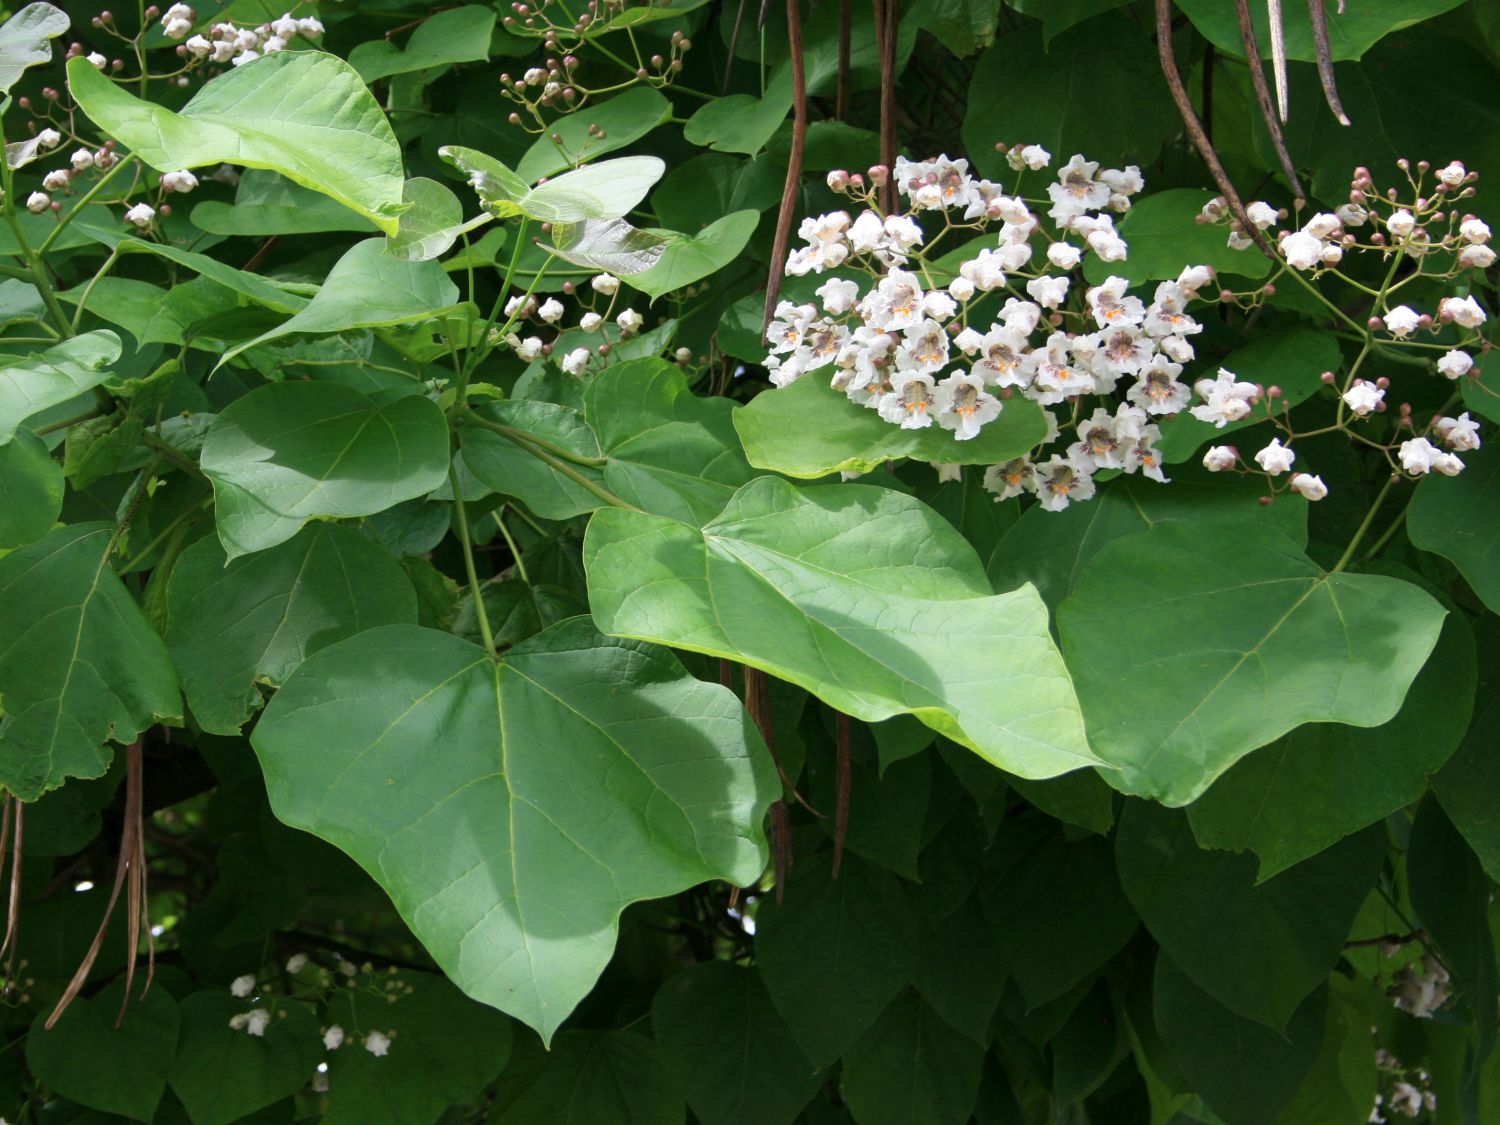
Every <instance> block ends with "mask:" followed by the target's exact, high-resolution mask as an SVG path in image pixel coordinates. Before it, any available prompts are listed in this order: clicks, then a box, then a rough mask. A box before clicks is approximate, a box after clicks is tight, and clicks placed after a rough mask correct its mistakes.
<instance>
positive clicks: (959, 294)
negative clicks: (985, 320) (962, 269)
mask: <svg viewBox="0 0 1500 1125" xmlns="http://www.w3.org/2000/svg"><path fill="white" fill-rule="evenodd" d="M974 293H975V289H974V283H973V282H972V281H970V280H969V279H968V278H967V277H955V278H954V279H953V280H952V281H950V282H949V283H948V296H950V297H952V298H953V299H954V300H955V301H959V302H964V301H967V300H968V299H969V298H970V297H972V296H974Z"/></svg>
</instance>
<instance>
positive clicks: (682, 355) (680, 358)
mask: <svg viewBox="0 0 1500 1125" xmlns="http://www.w3.org/2000/svg"><path fill="white" fill-rule="evenodd" d="M672 358H673V359H675V360H676V361H677V362H678V363H688V362H690V361H691V360H692V358H693V349H692V348H678V349H677V350H676V351H675V352H673V353H672Z"/></svg>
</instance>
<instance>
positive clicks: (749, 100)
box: [682, 73, 792, 156]
mask: <svg viewBox="0 0 1500 1125" xmlns="http://www.w3.org/2000/svg"><path fill="white" fill-rule="evenodd" d="M791 108H792V82H791V75H790V74H789V73H788V74H783V75H781V76H779V77H778V78H777V79H775V80H773V81H772V82H771V84H770V87H769V88H768V89H767V90H766V93H765V96H764V97H760V98H756V97H752V96H751V95H750V94H727V95H725V96H722V97H717V98H714V99H712V100H711V101H707V102H704V103H703V105H702V106H700V107H699V108H698V110H697V111H696V112H695V113H694V114H693V116H692V117H690V118H688V121H687V124H686V125H684V126H683V127H682V135H683V138H684V139H685V140H687V141H688V142H690V143H692V144H695V145H697V146H698V147H699V148H707V149H711V150H712V151H714V152H740V153H744V154H745V155H746V156H754V155H755V154H756V153H757V152H759V151H760V150H761V149H763V148H765V147H766V145H767V144H768V143H769V142H770V140H771V137H772V136H773V135H774V134H775V132H776V130H777V129H779V128H780V127H781V125H782V123H783V122H784V121H786V118H787V114H788V113H789V112H791Z"/></svg>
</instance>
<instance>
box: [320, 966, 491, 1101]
mask: <svg viewBox="0 0 1500 1125" xmlns="http://www.w3.org/2000/svg"><path fill="white" fill-rule="evenodd" d="M376 983H378V985H379V986H381V987H383V988H385V989H387V990H388V994H389V995H390V996H391V997H393V999H392V1000H377V1001H376V1004H375V1005H374V1006H373V1007H372V1005H371V1003H370V997H368V996H364V995H360V994H358V993H356V992H352V991H349V990H342V991H340V992H339V993H338V995H336V996H335V997H333V999H332V1001H331V1002H330V1003H329V1005H328V1008H327V1016H326V1018H327V1020H328V1022H329V1023H336V1024H338V1025H339V1026H340V1027H342V1028H343V1029H344V1034H345V1036H346V1041H345V1045H344V1047H343V1048H342V1049H340V1050H338V1051H334V1052H333V1053H332V1054H330V1055H329V1058H328V1089H329V1093H328V1112H327V1113H326V1114H324V1115H323V1117H322V1118H321V1120H322V1121H323V1122H325V1123H326V1125H369V1123H371V1122H375V1121H379V1122H380V1123H381V1125H431V1123H432V1122H434V1121H436V1120H438V1118H439V1117H440V1116H442V1114H443V1112H444V1111H445V1110H446V1109H448V1107H449V1106H452V1105H467V1104H468V1103H470V1102H472V1101H473V1100H474V1099H475V1098H477V1097H479V1095H480V1093H481V1092H482V1091H483V1090H484V1088H485V1087H486V1086H488V1085H489V1084H490V1083H491V1082H493V1081H494V1080H495V1078H496V1077H497V1076H498V1075H499V1073H500V1071H501V1069H502V1068H503V1067H504V1066H505V1063H506V1060H507V1059H508V1058H509V1057H510V1045H511V1024H510V1021H509V1020H507V1019H506V1018H505V1017H504V1016H502V1015H501V1014H500V1013H499V1012H496V1011H495V1010H493V1009H492V1008H487V1007H485V1006H484V1005H483V1004H476V1003H475V1002H474V1001H472V1000H470V999H469V998H468V997H467V996H465V995H464V994H463V993H461V992H460V991H459V990H458V989H456V988H454V987H453V985H451V984H449V983H448V982H447V981H446V980H444V979H443V978H442V977H440V976H438V975H436V974H434V973H418V972H412V971H409V970H403V971H401V972H399V973H393V974H390V975H389V976H385V975H382V976H381V977H380V978H378V979H377V982H376ZM358 1031H364V1032H366V1033H368V1032H370V1031H379V1032H381V1034H383V1035H386V1036H387V1037H388V1038H389V1039H390V1041H391V1045H390V1048H389V1051H388V1052H387V1054H386V1055H385V1057H383V1058H377V1057H376V1056H375V1055H372V1054H371V1053H370V1052H369V1051H367V1050H364V1049H363V1045H362V1044H360V1043H359V1042H358V1041H357V1040H358V1034H357V1032H358ZM392 1032H396V1033H397V1034H394V1035H392V1034H391V1033H392Z"/></svg>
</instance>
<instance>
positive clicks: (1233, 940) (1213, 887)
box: [1115, 801, 1385, 1032]
mask: <svg viewBox="0 0 1500 1125" xmlns="http://www.w3.org/2000/svg"><path fill="white" fill-rule="evenodd" d="M1115 858H1116V861H1117V862H1118V864H1119V867H1120V882H1121V884H1122V885H1123V886H1124V888H1125V894H1126V895H1127V896H1128V897H1129V898H1130V901H1131V904H1132V905H1133V906H1134V907H1135V909H1136V912H1137V913H1138V914H1139V915H1140V917H1141V921H1143V922H1144V923H1145V924H1146V928H1147V929H1148V930H1150V931H1151V936H1152V937H1154V938H1156V940H1157V941H1158V942H1159V943H1160V944H1161V947H1162V950H1163V951H1164V952H1165V953H1166V955H1167V956H1169V957H1170V958H1171V959H1172V960H1173V961H1174V962H1175V963H1176V964H1177V966H1178V967H1179V968H1180V969H1182V971H1183V972H1185V973H1186V974H1187V975H1188V976H1189V977H1191V978H1192V980H1193V982H1194V983H1195V984H1196V985H1197V986H1198V987H1199V988H1201V989H1203V991H1205V992H1207V993H1208V994H1209V995H1210V996H1212V997H1213V998H1214V999H1215V1000H1217V1001H1218V1002H1219V1003H1220V1004H1223V1005H1224V1006H1225V1007H1226V1008H1228V1009H1229V1010H1230V1011H1232V1012H1234V1013H1235V1014H1236V1015H1238V1016H1242V1017H1244V1018H1245V1019H1249V1020H1254V1021H1256V1022H1257V1023H1262V1024H1265V1025H1266V1026H1267V1027H1269V1028H1271V1029H1272V1030H1274V1031H1278V1032H1279V1031H1282V1030H1283V1029H1285V1028H1286V1027H1287V1023H1288V1021H1289V1020H1291V1019H1292V1018H1293V1013H1295V1012H1296V1010H1297V1009H1298V1007H1299V1006H1300V1005H1301V1004H1302V1001H1303V1000H1304V999H1306V997H1307V995H1308V993H1310V992H1312V991H1313V989H1315V988H1317V987H1318V986H1319V985H1320V984H1322V983H1323V982H1324V981H1325V980H1327V979H1328V973H1329V970H1331V969H1332V968H1333V966H1334V964H1335V963H1336V962H1337V961H1338V959H1339V956H1340V954H1341V952H1342V950H1343V943H1344V939H1345V938H1347V937H1348V936H1349V929H1350V926H1351V925H1352V924H1353V922H1354V918H1355V915H1357V914H1358V913H1359V908H1360V904H1361V903H1362V902H1363V901H1364V899H1365V897H1366V896H1367V895H1368V894H1369V892H1370V884H1371V882H1372V881H1373V880H1374V878H1375V873H1376V871H1377V870H1379V868H1380V864H1381V862H1382V861H1383V860H1384V858H1385V831H1384V829H1383V828H1381V827H1374V828H1368V829H1366V830H1364V831H1363V832H1360V833H1357V834H1355V835H1353V836H1348V837H1345V838H1344V839H1343V840H1340V841H1339V842H1338V843H1337V844H1335V845H1333V847H1331V848H1329V849H1327V850H1326V851H1323V852H1320V853H1319V854H1318V855H1315V856H1313V857H1312V858H1311V859H1307V860H1304V861H1303V862H1301V863H1299V864H1297V866H1295V867H1292V868H1289V869H1288V870H1286V871H1283V872H1282V873H1281V874H1279V875H1277V876H1276V877H1275V878H1273V879H1267V880H1266V881H1265V882H1262V883H1256V881H1255V860H1254V859H1252V858H1251V857H1250V856H1248V855H1238V854H1235V853H1233V852H1221V851H1204V850H1202V849H1200V848H1198V847H1197V845H1196V844H1195V843H1194V841H1193V832H1192V828H1191V827H1190V826H1189V825H1188V820H1187V816H1186V815H1185V814H1183V813H1181V812H1177V811H1174V810H1171V809H1165V808H1162V807H1161V806H1159V805H1154V804H1151V803H1149V802H1146V801H1129V802H1127V803H1126V806H1125V812H1124V814H1123V815H1122V816H1121V817H1120V825H1119V828H1118V829H1117V830H1116V838H1115Z"/></svg>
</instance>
